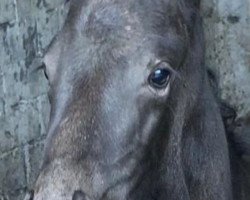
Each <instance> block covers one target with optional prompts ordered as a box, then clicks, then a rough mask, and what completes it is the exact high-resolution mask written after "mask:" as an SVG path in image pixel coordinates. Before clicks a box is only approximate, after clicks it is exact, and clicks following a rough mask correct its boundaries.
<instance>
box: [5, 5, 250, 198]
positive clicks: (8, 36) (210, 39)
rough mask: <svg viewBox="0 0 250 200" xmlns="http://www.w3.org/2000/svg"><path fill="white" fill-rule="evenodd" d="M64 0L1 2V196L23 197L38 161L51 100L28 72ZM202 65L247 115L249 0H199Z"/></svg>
mask: <svg viewBox="0 0 250 200" xmlns="http://www.w3.org/2000/svg"><path fill="white" fill-rule="evenodd" d="M67 10H68V8H67V6H64V0H22V1H18V0H1V1H0V200H22V199H24V198H25V194H26V192H27V191H28V190H29V189H31V187H32V184H33V183H34V181H35V179H36V176H37V173H38V170H39V167H40V164H41V161H42V149H43V144H44V139H45V137H46V126H47V122H48V114H49V104H48V99H47V90H48V85H47V81H46V79H45V78H44V75H43V72H42V71H38V72H35V73H31V71H32V69H34V68H35V67H36V59H35V58H37V57H42V56H43V53H44V51H45V49H46V47H47V45H48V44H49V43H50V41H51V39H52V38H53V36H54V35H55V34H56V33H57V31H58V30H60V28H61V26H62V24H63V21H64V19H65V16H66V13H67ZM202 15H203V18H204V29H205V35H206V48H207V54H206V64H207V65H208V66H209V67H211V68H213V69H214V70H215V71H216V73H217V74H218V75H219V84H220V89H221V90H220V95H221V97H222V98H223V99H225V100H226V101H227V102H228V103H230V104H231V105H233V106H234V107H235V108H236V110H237V113H238V116H239V117H246V116H248V115H249V114H250V34H249V32H250V0H238V1H235V0H210V1H205V0H203V3H202Z"/></svg>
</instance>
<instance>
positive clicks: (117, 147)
mask: <svg viewBox="0 0 250 200" xmlns="http://www.w3.org/2000/svg"><path fill="white" fill-rule="evenodd" d="M187 5H188V6H187ZM187 5H185V6H187V7H183V6H184V5H181V3H179V4H178V3H176V2H175V1H166V2H163V1H161V2H155V1H149V0H148V1H144V2H143V3H141V2H134V1H126V2H124V1H119V2H118V1H117V2H108V1H92V2H90V1H72V2H71V8H70V11H69V15H68V18H67V20H66V23H65V26H64V28H63V29H62V31H61V32H60V33H59V34H58V35H57V37H56V38H55V40H54V41H53V42H52V44H51V45H50V48H49V50H48V52H47V54H46V56H45V59H44V62H45V65H46V74H47V76H48V79H49V82H50V86H51V88H50V92H49V93H50V101H51V106H52V108H51V117H50V125H49V131H48V138H47V142H46V148H45V160H44V164H43V168H42V172H41V174H40V176H39V178H38V181H37V184H36V190H35V199H36V200H41V199H50V200H54V199H127V198H129V199H132V196H133V195H134V194H133V191H138V190H140V189H141V188H144V189H145V188H146V189H149V188H150V183H152V182H157V184H156V185H158V186H159V185H161V184H160V183H158V179H159V175H160V173H159V165H160V163H162V162H163V159H164V158H165V156H166V154H165V152H166V151H167V149H166V146H167V143H168V142H169V141H170V140H171V138H172V139H173V138H180V137H181V136H180V135H178V134H180V133H181V131H180V130H181V128H182V126H183V124H184V119H185V112H186V110H188V108H189V107H191V105H192V103H193V104H195V98H196V93H198V90H199V87H200V86H201V84H200V83H201V81H202V76H203V71H204V70H203V69H202V68H201V67H200V66H201V63H202V62H203V61H202V58H203V50H202V42H201V39H202V38H201V37H200V34H198V36H194V33H193V32H195V28H194V27H195V23H196V22H195V20H194V19H195V18H196V17H195V12H194V11H195V9H194V7H192V5H189V4H187ZM195 53H197V54H195ZM193 54H195V56H196V57H195V59H193V57H192V56H193ZM191 58H192V59H191ZM187 88H191V90H190V91H192V98H191V99H188V97H189V96H190V95H188V91H187ZM178 140H179V139H178ZM171 151H172V150H170V151H169V153H171ZM173 155H174V154H173ZM167 165H170V164H167ZM146 173H148V174H149V175H148V177H147V178H145V180H144V181H141V178H142V177H143V176H144V175H145V174H146ZM138 188H140V189H138ZM137 193H138V192H137ZM134 196H136V195H134ZM137 197H138V196H137ZM151 198H153V197H150V195H149V194H148V192H146V193H145V195H144V194H142V193H140V196H139V199H151ZM137 199H138V198H137Z"/></svg>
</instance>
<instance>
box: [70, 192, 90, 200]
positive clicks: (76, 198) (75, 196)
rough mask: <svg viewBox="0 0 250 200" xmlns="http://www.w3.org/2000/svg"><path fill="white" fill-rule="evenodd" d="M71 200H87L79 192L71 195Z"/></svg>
mask: <svg viewBox="0 0 250 200" xmlns="http://www.w3.org/2000/svg"><path fill="white" fill-rule="evenodd" d="M72 200H88V199H87V198H86V195H85V194H84V193H83V192H82V191H81V190H76V191H75V192H74V194H73V197H72Z"/></svg>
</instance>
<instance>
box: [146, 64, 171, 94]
mask: <svg viewBox="0 0 250 200" xmlns="http://www.w3.org/2000/svg"><path fill="white" fill-rule="evenodd" d="M170 77H171V71H170V70H169V69H167V68H157V69H155V70H154V71H153V72H151V74H150V75H149V77H148V82H149V84H150V85H151V86H152V87H153V88H156V89H163V88H165V87H167V85H168V83H169V81H170Z"/></svg>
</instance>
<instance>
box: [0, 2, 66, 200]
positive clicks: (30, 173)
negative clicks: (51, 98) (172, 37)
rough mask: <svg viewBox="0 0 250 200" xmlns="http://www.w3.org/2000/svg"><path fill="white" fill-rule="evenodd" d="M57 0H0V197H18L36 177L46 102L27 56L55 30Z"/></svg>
mask: <svg viewBox="0 0 250 200" xmlns="http://www.w3.org/2000/svg"><path fill="white" fill-rule="evenodd" d="M62 1H63V0H53V1H45V0H20V1H18V0H1V1H0V200H3V199H4V200H21V199H23V198H24V194H25V192H26V191H27V190H28V189H29V188H30V187H31V186H32V184H33V182H34V180H35V177H36V176H37V172H38V169H39V166H40V161H41V157H42V153H41V152H42V149H43V141H44V138H45V133H46V125H47V121H48V114H49V104H48V100H47V88H48V86H47V81H46V79H45V78H44V75H43V72H42V71H37V72H35V71H33V70H34V67H36V66H35V65H34V62H33V59H34V58H35V57H40V56H42V54H43V52H44V50H45V48H46V46H47V45H48V44H49V43H50V41H51V39H52V37H53V36H54V35H55V34H56V33H57V31H58V30H59V29H60V27H61V25H62V23H63V19H64V15H65V11H64V6H63V5H64V4H63V3H62Z"/></svg>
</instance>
